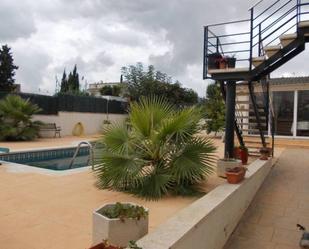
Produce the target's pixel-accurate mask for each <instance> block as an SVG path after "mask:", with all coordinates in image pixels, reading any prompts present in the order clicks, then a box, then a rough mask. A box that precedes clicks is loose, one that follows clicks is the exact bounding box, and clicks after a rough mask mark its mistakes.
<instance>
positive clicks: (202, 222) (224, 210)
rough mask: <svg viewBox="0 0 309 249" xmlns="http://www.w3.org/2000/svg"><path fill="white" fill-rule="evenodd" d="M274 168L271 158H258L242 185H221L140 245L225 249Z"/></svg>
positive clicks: (161, 248) (165, 248) (160, 248)
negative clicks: (223, 248) (264, 159)
mask: <svg viewBox="0 0 309 249" xmlns="http://www.w3.org/2000/svg"><path fill="white" fill-rule="evenodd" d="M271 167H272V162H271V160H268V161H261V160H256V161H255V162H253V163H252V164H251V165H250V166H249V167H248V169H249V170H248V171H247V174H246V179H245V180H244V181H243V182H242V183H241V184H237V185H232V184H223V185H220V186H218V187H217V188H216V189H214V190H213V191H211V192H210V193H208V194H207V195H205V196H204V197H203V198H201V199H199V200H197V201H196V202H194V203H193V204H191V205H190V206H189V207H187V208H185V209H183V210H182V211H180V212H179V213H178V214H176V215H175V216H173V217H172V218H170V219H169V220H168V221H167V222H165V223H164V224H162V225H161V226H159V227H158V228H157V229H156V230H155V231H154V232H153V233H150V234H148V235H147V236H145V237H144V238H142V239H141V240H139V241H138V243H137V244H138V245H139V246H141V247H142V248H143V249H188V248H200V249H222V247H223V246H224V245H225V243H226V241H227V240H228V238H229V236H230V235H231V233H232V232H233V230H234V229H235V228H236V226H237V224H238V222H239V221H240V219H241V217H242V215H243V214H244V212H245V211H246V209H247V208H248V206H249V204H250V203H251V201H252V200H253V198H254V196H255V194H256V192H257V191H258V189H259V188H260V186H261V185H262V183H263V182H264V180H265V178H266V176H267V175H268V173H269V171H270V169H271Z"/></svg>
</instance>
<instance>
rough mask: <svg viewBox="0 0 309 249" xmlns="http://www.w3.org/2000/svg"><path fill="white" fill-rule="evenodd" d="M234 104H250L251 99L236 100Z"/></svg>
mask: <svg viewBox="0 0 309 249" xmlns="http://www.w3.org/2000/svg"><path fill="white" fill-rule="evenodd" d="M236 104H239V105H249V104H251V101H249V100H236Z"/></svg>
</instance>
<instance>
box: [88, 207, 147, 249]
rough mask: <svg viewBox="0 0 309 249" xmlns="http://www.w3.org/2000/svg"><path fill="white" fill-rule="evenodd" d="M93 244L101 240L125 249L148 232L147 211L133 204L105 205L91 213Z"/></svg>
mask: <svg viewBox="0 0 309 249" xmlns="http://www.w3.org/2000/svg"><path fill="white" fill-rule="evenodd" d="M92 217H93V244H98V243H100V242H101V241H102V239H106V240H108V241H109V242H110V243H111V244H113V245H116V246H120V247H126V246H128V243H129V241H131V240H138V239H140V238H141V237H143V236H144V235H145V234H147V232H148V209H145V208H144V207H142V206H138V205H136V204H133V203H119V202H117V203H111V204H106V205H104V206H102V207H100V208H98V209H96V210H95V211H94V212H93V216H92Z"/></svg>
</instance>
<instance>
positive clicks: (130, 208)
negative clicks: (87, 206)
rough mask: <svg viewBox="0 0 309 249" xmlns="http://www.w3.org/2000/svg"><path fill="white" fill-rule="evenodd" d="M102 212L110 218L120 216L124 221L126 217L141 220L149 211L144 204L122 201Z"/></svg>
mask: <svg viewBox="0 0 309 249" xmlns="http://www.w3.org/2000/svg"><path fill="white" fill-rule="evenodd" d="M100 213H101V214H102V215H104V216H106V217H107V218H109V219H115V218H119V219H120V220H122V221H123V220H124V219H126V218H127V219H136V220H140V219H141V218H145V217H147V216H148V211H146V210H145V208H143V207H142V206H135V205H131V204H122V203H120V202H117V203H116V204H115V205H112V206H110V207H107V208H105V209H103V210H102V211H101V212H100Z"/></svg>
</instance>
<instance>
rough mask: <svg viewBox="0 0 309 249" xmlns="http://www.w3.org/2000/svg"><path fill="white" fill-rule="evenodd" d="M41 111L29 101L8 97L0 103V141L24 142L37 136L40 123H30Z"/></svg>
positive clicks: (13, 96) (14, 96)
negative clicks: (33, 116)
mask: <svg viewBox="0 0 309 249" xmlns="http://www.w3.org/2000/svg"><path fill="white" fill-rule="evenodd" d="M40 110H41V109H40V108H39V107H38V106H37V105H33V104H31V103H30V101H29V100H24V99H22V98H21V97H19V96H17V95H8V96H7V97H6V98H5V99H3V100H1V101H0V140H9V141H20V140H23V141H26V140H33V139H34V138H36V137H37V136H38V132H39V128H40V125H41V124H42V122H40V121H32V120H31V119H32V115H34V114H36V113H38V112H39V111H40Z"/></svg>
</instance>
